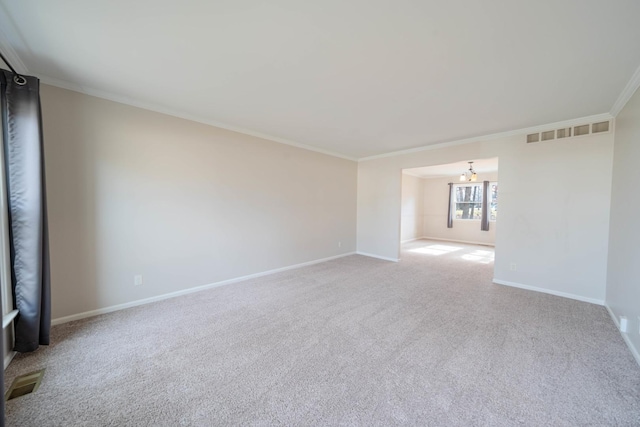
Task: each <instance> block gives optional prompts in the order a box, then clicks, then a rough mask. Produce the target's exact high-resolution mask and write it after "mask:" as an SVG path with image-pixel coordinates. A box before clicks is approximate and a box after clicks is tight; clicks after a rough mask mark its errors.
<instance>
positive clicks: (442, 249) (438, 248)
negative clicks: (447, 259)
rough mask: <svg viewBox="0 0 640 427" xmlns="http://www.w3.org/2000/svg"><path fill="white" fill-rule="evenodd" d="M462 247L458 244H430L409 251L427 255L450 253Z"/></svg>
mask: <svg viewBox="0 0 640 427" xmlns="http://www.w3.org/2000/svg"><path fill="white" fill-rule="evenodd" d="M460 249H462V248H461V247H458V246H446V245H429V246H423V247H421V248H416V249H410V250H409V252H415V253H418V254H425V255H444V254H449V253H451V252H455V251H459V250H460Z"/></svg>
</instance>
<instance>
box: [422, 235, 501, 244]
mask: <svg viewBox="0 0 640 427" xmlns="http://www.w3.org/2000/svg"><path fill="white" fill-rule="evenodd" d="M420 239H424V240H439V241H443V242H454V243H466V244H468V245H480V246H495V243H485V242H474V241H471V240H456V239H443V238H440V237H428V236H423V237H420ZM420 239H416V240H420Z"/></svg>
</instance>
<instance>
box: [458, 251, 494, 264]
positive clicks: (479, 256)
mask: <svg viewBox="0 0 640 427" xmlns="http://www.w3.org/2000/svg"><path fill="white" fill-rule="evenodd" d="M494 257H495V255H494V253H493V251H482V250H476V251H473V252H471V253H470V254H464V255H462V257H461V258H462V259H465V260H467V261H476V262H479V263H481V264H489V263H490V262H493V259H494Z"/></svg>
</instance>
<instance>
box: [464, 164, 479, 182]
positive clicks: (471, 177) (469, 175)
mask: <svg viewBox="0 0 640 427" xmlns="http://www.w3.org/2000/svg"><path fill="white" fill-rule="evenodd" d="M467 163H469V172H467V171H465V172H462V174H460V181H469V182H471V181H477V180H478V174H477V173H476V171H474V170H473V162H467Z"/></svg>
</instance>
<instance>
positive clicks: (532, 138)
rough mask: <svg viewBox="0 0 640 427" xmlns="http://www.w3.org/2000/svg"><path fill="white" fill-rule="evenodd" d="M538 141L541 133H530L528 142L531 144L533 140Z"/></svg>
mask: <svg viewBox="0 0 640 427" xmlns="http://www.w3.org/2000/svg"><path fill="white" fill-rule="evenodd" d="M538 141H540V134H539V133H532V134H530V135H527V144H530V143H532V142H538Z"/></svg>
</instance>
